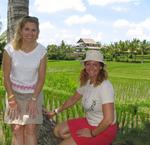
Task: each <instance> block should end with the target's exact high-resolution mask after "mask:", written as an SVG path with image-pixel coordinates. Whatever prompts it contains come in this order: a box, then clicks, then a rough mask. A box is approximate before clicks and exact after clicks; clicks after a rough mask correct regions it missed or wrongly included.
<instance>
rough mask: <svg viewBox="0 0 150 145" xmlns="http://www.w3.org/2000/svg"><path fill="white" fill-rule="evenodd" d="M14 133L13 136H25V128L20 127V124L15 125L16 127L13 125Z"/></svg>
mask: <svg viewBox="0 0 150 145" xmlns="http://www.w3.org/2000/svg"><path fill="white" fill-rule="evenodd" d="M12 132H13V134H15V135H17V136H20V135H23V132H24V126H22V125H18V124H14V125H12Z"/></svg>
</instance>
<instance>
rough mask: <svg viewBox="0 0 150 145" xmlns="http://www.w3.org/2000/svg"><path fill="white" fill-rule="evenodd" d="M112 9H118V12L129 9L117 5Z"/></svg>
mask: <svg viewBox="0 0 150 145" xmlns="http://www.w3.org/2000/svg"><path fill="white" fill-rule="evenodd" d="M112 10H114V11H117V12H127V10H128V9H127V8H125V7H119V6H115V7H112Z"/></svg>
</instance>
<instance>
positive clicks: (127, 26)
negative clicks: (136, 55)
mask: <svg viewBox="0 0 150 145" xmlns="http://www.w3.org/2000/svg"><path fill="white" fill-rule="evenodd" d="M113 26H114V28H115V30H116V31H117V29H119V31H121V30H122V31H123V32H124V33H125V35H126V36H127V37H128V38H139V39H148V38H150V27H149V26H150V18H146V19H145V20H144V21H141V22H129V21H127V20H123V19H122V20H117V21H116V22H115V23H114V25H113Z"/></svg>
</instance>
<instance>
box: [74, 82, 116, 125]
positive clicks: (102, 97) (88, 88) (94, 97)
mask: <svg viewBox="0 0 150 145" xmlns="http://www.w3.org/2000/svg"><path fill="white" fill-rule="evenodd" d="M77 92H78V93H79V94H81V95H82V96H83V97H82V105H83V107H84V110H85V113H86V118H87V121H88V123H89V124H90V125H92V126H97V125H98V124H99V123H100V122H101V121H102V119H103V112H102V104H106V103H113V102H114V99H115V98H114V89H113V86H112V84H111V83H110V81H108V80H104V81H103V82H102V83H101V84H100V85H98V86H96V87H94V86H93V84H90V81H88V82H87V84H86V85H85V86H82V87H80V88H78V89H77ZM114 114H115V117H114V118H115V119H114V122H113V123H115V122H116V112H115V111H114Z"/></svg>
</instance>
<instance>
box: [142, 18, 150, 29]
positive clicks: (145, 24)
mask: <svg viewBox="0 0 150 145" xmlns="http://www.w3.org/2000/svg"><path fill="white" fill-rule="evenodd" d="M140 25H141V27H142V28H144V29H147V30H149V31H150V18H147V19H145V20H144V21H143V22H141V23H140Z"/></svg>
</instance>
